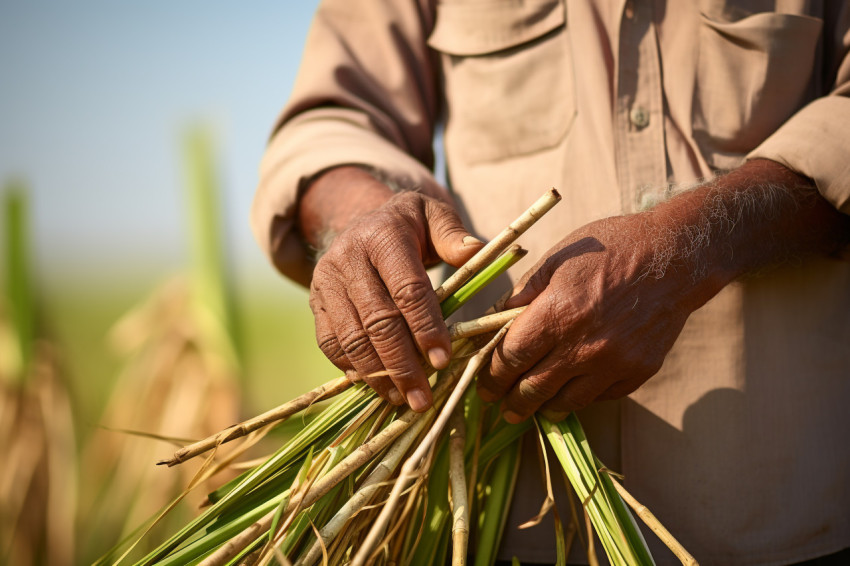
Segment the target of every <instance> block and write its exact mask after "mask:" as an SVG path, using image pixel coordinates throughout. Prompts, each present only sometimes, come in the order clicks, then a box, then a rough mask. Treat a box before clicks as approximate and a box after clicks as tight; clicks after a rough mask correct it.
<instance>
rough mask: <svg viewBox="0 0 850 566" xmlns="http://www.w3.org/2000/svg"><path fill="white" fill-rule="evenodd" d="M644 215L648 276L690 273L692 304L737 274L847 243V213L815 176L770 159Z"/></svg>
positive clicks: (827, 252)
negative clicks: (651, 250) (649, 245)
mask: <svg viewBox="0 0 850 566" xmlns="http://www.w3.org/2000/svg"><path fill="white" fill-rule="evenodd" d="M647 214H648V215H649V218H650V220H651V223H652V225H653V226H654V232H655V235H654V237H655V241H656V244H655V258H654V261H653V262H652V264H651V267H650V268H649V270H648V275H650V276H655V277H662V276H664V274H665V272H666V271H667V270H668V269H674V270H683V271H684V272H685V273H688V274H690V276H691V278H692V280H693V282H694V289H693V292H694V293H693V297H692V298H691V300H692V301H694V302H695V308H696V307H698V306H700V305H702V304H703V303H704V302H705V301H707V300H708V299H709V298H711V297H712V296H714V294H716V293H717V292H718V291H719V290H720V289H721V288H722V287H723V286H725V285H726V284H728V283H729V282H731V281H733V280H735V279H737V278H740V277H742V276H745V275H748V274H752V273H754V272H757V271H759V270H761V269H763V268H765V267H769V266H773V265H777V264H781V263H784V262H787V261H789V260H793V259H798V258H804V257H808V256H828V255H834V254H836V253H838V252H840V251H841V250H842V249H844V248H845V247H846V246H847V245H848V243H850V217H848V216H847V215H845V214H842V213H840V212H839V211H837V210H836V209H835V208H834V207H833V206H832V205H830V204H829V203H828V202H827V201H826V200H825V199H824V198H823V197H822V196H821V195H820V194H819V193H818V191H817V189H816V188H815V186H814V184H813V183H812V181H811V180H809V179H807V178H805V177H802V176H800V175H797V174H796V173H794V172H793V171H791V170H790V169H787V168H786V167H784V166H782V165H780V164H778V163H775V162H773V161H768V160H754V161H750V162H748V163H747V164H745V165H744V166H742V167H740V168H739V169H736V170H735V171H733V172H731V173H728V174H726V175H723V176H720V177H718V178H717V179H715V180H714V181H712V182H711V183H708V184H706V185H705V186H702V187H700V188H697V189H694V190H692V191H689V192H687V193H684V194H682V195H679V196H677V197H675V198H674V199H671V200H670V201H668V202H666V203H664V204H661V205H659V206H658V207H656V208H655V209H653V210H651V211H649V212H648V213H647Z"/></svg>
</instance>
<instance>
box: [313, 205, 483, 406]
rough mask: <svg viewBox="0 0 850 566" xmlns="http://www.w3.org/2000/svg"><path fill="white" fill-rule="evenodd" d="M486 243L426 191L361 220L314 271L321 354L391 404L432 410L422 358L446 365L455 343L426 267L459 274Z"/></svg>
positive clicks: (314, 294)
mask: <svg viewBox="0 0 850 566" xmlns="http://www.w3.org/2000/svg"><path fill="white" fill-rule="evenodd" d="M481 245H482V244H481V242H479V241H478V240H476V239H474V238H472V237H471V236H470V234H469V233H468V232H467V231H466V230H465V229H464V227H463V224H462V223H461V221H460V219H459V218H458V217H457V215H456V214H455V212H454V210H453V209H452V207H451V206H449V205H448V204H446V203H443V202H441V201H438V200H436V199H433V198H429V197H427V196H425V195H422V194H419V193H413V192H406V193H401V194H398V195H395V196H393V197H392V198H391V199H389V200H388V201H386V202H385V203H384V204H383V205H382V206H380V207H379V208H377V209H376V210H374V211H372V212H370V213H368V214H365V215H364V216H361V217H360V218H358V219H356V220H355V221H354V222H353V223H352V224H351V225H350V226H348V228H347V229H345V230H344V231H343V232H342V233H340V234H339V235H338V236H337V237H336V238H335V239H334V241H333V243H332V245H331V246H330V247H329V249H328V250H327V252H326V253H325V254H324V255H323V256H322V257H321V259H320V260H319V261H318V263H317V264H316V267H315V270H314V272H313V279H312V283H311V286H310V307H311V308H312V310H313V314H314V316H315V321H316V336H317V339H318V343H319V347H320V348H321V350H322V351H323V352H324V354H325V355H326V356H327V357H328V358H329V359H330V360H331V362H333V363H334V364H335V365H336V366H337V367H339V368H340V369H342V370H344V371H346V373H347V374H349V375H351V374H352V373H356V376H357V377H359V378H362V379H364V380H365V381H366V382H367V383H368V384H369V385H370V386H371V387H372V388H373V389H375V391H377V392H378V394H379V395H381V396H382V397H383V398H385V399H387V400H388V401H390V402H391V403H394V404H396V405H399V404H402V403H403V402H405V401H406V402H407V403H408V404H409V405H410V406H411V408H413V409H414V410H416V411H424V410H426V409H427V408H428V407H430V406H431V403H432V401H433V400H432V397H431V390H430V387H429V385H428V380H427V376H426V375H425V372H424V371H423V369H422V367H421V364H420V361H419V360H420V359H422V357H421V356H424V357H425V359H429V360H430V362H431V364H432V365H433V366H434V367H437V368H442V367H445V366H446V365H447V364H448V361H449V353H450V352H451V343H450V341H449V335H448V330H447V328H446V325H445V323H444V322H443V318H442V315H441V313H440V306H439V303H438V302H437V298H436V295H435V294H434V292H433V289H432V287H431V283H430V281H429V279H428V276H427V274H426V273H425V267H426V266H430V265H434V264H436V263H438V262H439V261H440V260H443V261H445V262H447V263H449V264H451V265H453V266H456V267H457V266H460V265H462V264H463V263H464V262H465V261H467V260H468V259H469V258H470V257H472V255H474V254H475V252H477V251H478V250H479V249H480V248H481ZM420 354H421V356H420Z"/></svg>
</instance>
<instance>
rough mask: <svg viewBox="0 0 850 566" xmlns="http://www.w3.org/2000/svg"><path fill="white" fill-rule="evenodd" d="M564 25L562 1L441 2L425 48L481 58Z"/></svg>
mask: <svg viewBox="0 0 850 566" xmlns="http://www.w3.org/2000/svg"><path fill="white" fill-rule="evenodd" d="M565 22H566V10H565V9H564V4H563V2H562V0H531V1H526V2H518V1H516V0H499V1H497V2H469V3H467V2H441V3H439V4H437V18H436V23H435V25H434V30H433V32H432V33H431V36H430V37H429V38H428V45H430V46H431V47H433V48H434V49H436V50H438V51H441V52H443V53H448V54H449V55H461V56H463V55H484V54H487V53H495V52H497V51H502V50H505V49H510V48H511V47H516V46H517V45H521V44H523V43H526V42H528V41H531V40H533V39H536V38H538V37H541V36H543V35H546V34H547V33H549V32H550V31H552V30H554V29H557V28H559V27H561V26H563V25H564V23H565Z"/></svg>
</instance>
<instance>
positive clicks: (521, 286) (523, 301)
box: [505, 261, 553, 309]
mask: <svg viewBox="0 0 850 566" xmlns="http://www.w3.org/2000/svg"><path fill="white" fill-rule="evenodd" d="M552 271H553V270H552V269H550V267H549V263H547V262H546V261H543V262H540V263H538V264H537V265H535V266H534V267H533V268H531V269H530V270H529V271H528V272H527V273H526V274H525V275H523V276H522V278H521V279H520V280H519V282H518V283H517V284H516V285H515V286H514V293H513V295H512V296H511V298H509V299H508V300H507V302H505V308H506V309H513V308H516V307H524V306H526V305H529V304H531V301H533V300H534V299H536V298H537V297H538V296H540V294H542V293H543V292H544V291H545V290H546V287H548V286H549V281H550V280H551V279H552Z"/></svg>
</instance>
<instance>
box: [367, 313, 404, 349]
mask: <svg viewBox="0 0 850 566" xmlns="http://www.w3.org/2000/svg"><path fill="white" fill-rule="evenodd" d="M363 325H364V328H365V331H366V335H367V337H368V338H371V339H373V340H375V341H378V342H385V341H387V340H390V339H392V338H394V337H398V336H399V334H401V333H402V332H403V331H404V321H403V320H402V318H401V313H399V312H397V311H386V310H384V311H378V312H376V313H373V314H372V315H371V316H369V317H367V318H366V320H364V321H363Z"/></svg>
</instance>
